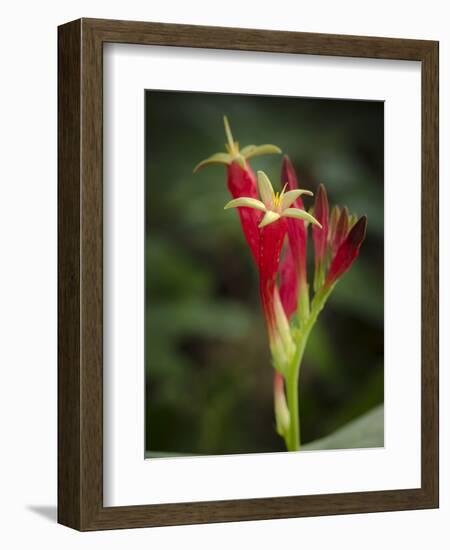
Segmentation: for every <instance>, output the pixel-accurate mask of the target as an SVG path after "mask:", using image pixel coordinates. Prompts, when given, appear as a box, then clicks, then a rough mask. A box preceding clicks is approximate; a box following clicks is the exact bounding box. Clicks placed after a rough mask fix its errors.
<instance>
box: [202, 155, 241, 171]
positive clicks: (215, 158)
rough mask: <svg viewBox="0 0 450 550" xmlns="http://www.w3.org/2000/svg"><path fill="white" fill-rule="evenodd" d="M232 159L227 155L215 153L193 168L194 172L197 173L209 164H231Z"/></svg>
mask: <svg viewBox="0 0 450 550" xmlns="http://www.w3.org/2000/svg"><path fill="white" fill-rule="evenodd" d="M231 161H232V158H231V156H230V155H229V154H228V153H215V154H214V155H211V156H210V157H208V158H207V159H205V160H202V161H201V162H199V163H198V164H197V166H196V167H195V168H194V172H198V171H199V170H200V169H201V168H204V167H205V166H209V165H210V164H227V165H228V164H231Z"/></svg>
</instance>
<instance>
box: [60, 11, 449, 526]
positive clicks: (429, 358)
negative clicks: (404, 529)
mask: <svg viewBox="0 0 450 550" xmlns="http://www.w3.org/2000/svg"><path fill="white" fill-rule="evenodd" d="M58 40H59V59H58V79H59V80H58V97H59V106H58V113H59V117H58V119H59V122H58V130H59V141H58V146H59V152H58V156H59V166H58V194H59V196H58V209H59V212H58V220H59V222H58V224H59V225H58V231H59V241H58V255H59V295H58V300H59V326H58V341H59V346H58V347H59V351H58V364H59V367H58V374H59V377H58V378H59V382H58V419H59V423H58V440H59V447H58V453H59V456H58V487H59V488H58V520H59V522H60V523H62V524H64V525H67V526H70V527H72V528H75V529H79V530H82V531H86V530H97V529H113V528H130V527H149V526H164V525H180V524H189V523H207V522H225V521H243V520H255V519H271V518H288V517H301V516H313V515H328V514H347V513H362V512H375V511H391V510H411V509H423V508H434V507H437V506H438V43H437V42H433V41H425V40H409V39H391V38H373V37H356V36H336V35H321V34H306V33H292V32H281V31H263V30H249V29H231V28H210V27H196V26H186V25H169V24H160V23H141V22H126V21H108V20H97V19H80V20H77V21H74V22H71V23H67V24H65V25H62V26H61V27H59V33H58Z"/></svg>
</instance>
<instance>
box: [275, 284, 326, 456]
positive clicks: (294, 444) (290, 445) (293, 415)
mask: <svg viewBox="0 0 450 550" xmlns="http://www.w3.org/2000/svg"><path fill="white" fill-rule="evenodd" d="M332 290H333V286H331V287H329V288H326V289H324V288H321V289H320V290H319V291H318V292H317V293H316V295H315V296H314V299H313V301H312V304H311V313H310V315H309V317H308V319H307V320H306V322H304V323H303V324H302V325H301V327H300V331H299V335H298V337H297V341H296V348H297V349H296V353H295V355H294V357H293V359H292V363H291V365H290V368H289V373H288V375H287V377H286V393H287V404H288V408H289V415H290V424H289V431H288V433H287V434H286V437H285V441H286V447H287V449H288V451H298V450H300V441H301V439H300V414H299V402H298V382H299V376H300V366H301V363H302V359H303V354H304V352H305V348H306V344H307V343H308V339H309V335H310V333H311V330H312V328H313V326H314V325H315V323H316V321H317V317H318V316H319V313H320V312H321V311H322V309H323V307H324V305H325V303H326V301H327V299H328V297H329V296H330V294H331V291H332Z"/></svg>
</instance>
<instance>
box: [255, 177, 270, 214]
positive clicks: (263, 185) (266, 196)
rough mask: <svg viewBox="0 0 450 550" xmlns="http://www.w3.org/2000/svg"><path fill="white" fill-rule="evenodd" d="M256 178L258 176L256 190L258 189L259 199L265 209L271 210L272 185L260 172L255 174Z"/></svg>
mask: <svg viewBox="0 0 450 550" xmlns="http://www.w3.org/2000/svg"><path fill="white" fill-rule="evenodd" d="M257 176H258V189H259V194H260V196H261V199H262V201H263V203H264V204H265V205H266V206H267V207H269V208H273V207H274V204H273V197H274V192H273V187H272V184H271V183H270V180H269V178H268V177H267V175H266V174H265V173H264V172H262V171H261V170H259V171H258V172H257Z"/></svg>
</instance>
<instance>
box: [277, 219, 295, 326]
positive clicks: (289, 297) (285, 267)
mask: <svg viewBox="0 0 450 550" xmlns="http://www.w3.org/2000/svg"><path fill="white" fill-rule="evenodd" d="M288 223H289V222H288ZM295 268H296V265H295V261H294V256H293V254H292V249H291V246H290V244H289V243H288V245H287V246H286V251H285V253H284V256H283V260H282V261H281V264H280V299H281V303H282V304H283V309H284V312H285V313H286V317H287V318H288V319H290V318H291V317H292V315H293V314H294V313H295V311H296V310H297V302H298V282H297V271H296V269H295Z"/></svg>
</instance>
